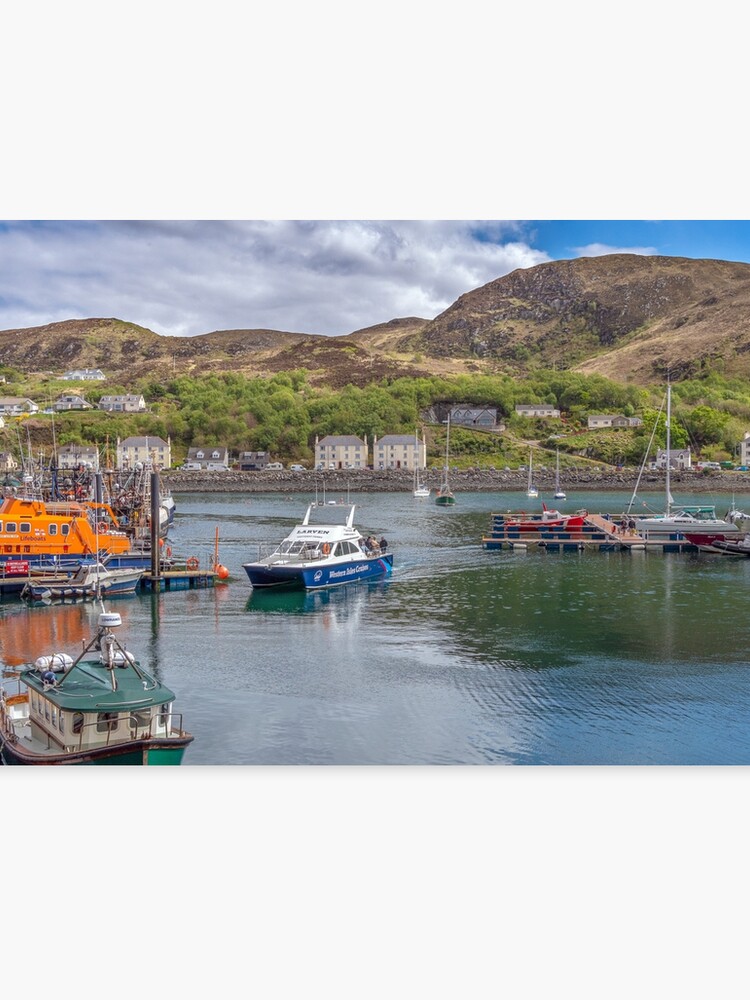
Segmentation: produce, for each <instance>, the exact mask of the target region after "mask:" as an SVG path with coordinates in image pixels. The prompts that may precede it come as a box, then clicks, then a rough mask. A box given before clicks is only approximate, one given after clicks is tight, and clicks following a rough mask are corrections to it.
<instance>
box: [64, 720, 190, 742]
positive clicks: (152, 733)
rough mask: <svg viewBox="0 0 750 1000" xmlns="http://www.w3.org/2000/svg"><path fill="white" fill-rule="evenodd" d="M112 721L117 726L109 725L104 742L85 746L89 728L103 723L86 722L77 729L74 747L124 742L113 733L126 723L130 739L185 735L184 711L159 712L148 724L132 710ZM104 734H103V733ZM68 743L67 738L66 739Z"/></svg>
mask: <svg viewBox="0 0 750 1000" xmlns="http://www.w3.org/2000/svg"><path fill="white" fill-rule="evenodd" d="M110 721H111V722H116V723H117V724H116V725H115V726H111V725H108V726H107V733H106V739H105V740H104V743H103V744H102V743H100V742H99V741H97V742H96V743H95V744H91V743H87V744H86V745H85V746H84V740H83V737H84V735H88V733H87V730H89V729H91V728H92V727H99V726H101V723H100V722H99V721H98V720H97V719H94V720H92V721H91V722H85V723H84V724H83V725H82V726H81V727H80V729H76V730H75V731H74V732H75V735H76V736H77V737H78V745H77V746H76V747H74V749H75V750H84V749H89V748H92V747H93V746H97V747H98V746H102V745H104V746H107V747H108V746H110V745H111V744H112V743H123V742H124V740H122V739H121V738H119V737H117V738H116V737H115V735H113V734H117V733H119V732H120V726H121V725H126V726H128V727H129V729H130V739H131V740H153V739H159V740H170V739H180V738H181V736H182V735H183V728H182V712H159V713H158V714H157V715H155V716H153V717H152V718H151V719H150V721H149V724H148V725H147V726H145V725H142V724H140V720H139V719H138V717H137V716H136V715H134V714H133V713H132V712H131V713H130V714H128V715H125V714H123V715H119V714H118V716H117V719H116V720H115V719H112V720H110ZM97 732H99V733H100V734H101V733H102V730H101V729H97ZM102 735H103V734H102ZM66 744H67V740H66Z"/></svg>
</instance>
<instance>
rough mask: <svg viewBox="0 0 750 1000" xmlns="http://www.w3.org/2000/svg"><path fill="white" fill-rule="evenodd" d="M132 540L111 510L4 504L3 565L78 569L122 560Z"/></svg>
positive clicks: (0, 513)
mask: <svg viewBox="0 0 750 1000" xmlns="http://www.w3.org/2000/svg"><path fill="white" fill-rule="evenodd" d="M130 548H131V544H130V539H129V537H128V536H127V534H126V533H125V532H124V531H121V530H120V525H119V523H118V521H117V518H116V516H115V514H114V512H113V511H112V509H111V508H110V507H109V505H108V504H103V503H94V502H90V503H79V502H63V503H59V502H54V501H50V502H45V501H44V500H38V499H36V498H33V497H23V496H7V497H5V498H4V499H3V501H2V503H1V504H0V561H2V562H6V563H7V562H11V561H13V560H21V561H22V562H28V563H29V564H30V565H32V566H36V565H53V564H60V565H71V564H73V565H77V564H78V563H80V562H81V561H82V560H86V559H88V561H91V559H97V558H98V559H99V560H100V561H101V560H103V559H104V558H105V557H106V556H115V555H116V556H122V555H125V554H126V553H128V552H129V551H130Z"/></svg>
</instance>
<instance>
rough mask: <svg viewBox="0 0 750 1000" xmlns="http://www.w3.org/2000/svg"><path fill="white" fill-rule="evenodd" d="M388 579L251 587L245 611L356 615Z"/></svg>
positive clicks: (385, 588)
mask: <svg viewBox="0 0 750 1000" xmlns="http://www.w3.org/2000/svg"><path fill="white" fill-rule="evenodd" d="M390 585H391V581H390V580H377V581H372V582H369V583H368V582H366V581H362V582H361V583H360V584H359V585H358V586H357V587H336V588H334V589H332V590H255V589H254V590H253V591H252V593H251V595H250V597H249V598H248V600H247V604H246V605H245V611H250V612H255V613H257V612H263V613H265V614H272V615H306V614H315V613H324V614H325V613H329V614H330V613H333V614H334V616H335V617H336V618H340V619H341V620H344V619H351V618H355V617H358V616H359V614H360V612H361V611H362V608H363V607H364V606H365V604H366V603H367V601H368V599H369V598H370V597H371V596H372V595H373V594H376V593H379V594H384V593H385V592H386V591H387V589H388V587H390Z"/></svg>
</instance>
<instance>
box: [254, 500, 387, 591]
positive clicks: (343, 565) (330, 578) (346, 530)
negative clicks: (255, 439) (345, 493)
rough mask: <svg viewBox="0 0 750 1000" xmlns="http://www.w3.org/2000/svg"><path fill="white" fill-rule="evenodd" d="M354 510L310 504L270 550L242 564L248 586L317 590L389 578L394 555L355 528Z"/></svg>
mask: <svg viewBox="0 0 750 1000" xmlns="http://www.w3.org/2000/svg"><path fill="white" fill-rule="evenodd" d="M355 509H356V505H355V504H342V503H338V504H331V503H328V504H323V503H311V504H310V506H309V507H308V508H307V512H306V513H305V516H304V518H303V520H302V523H301V524H297V525H295V527H294V528H293V529H292V531H291V532H290V533H289V535H287V537H286V538H285V539H284V540H283V541H282V542H281V543H280V544H279V545H277V546H276V547H275V548H273V551H271V552H268V553H265V552H264V551H263V550H262V549H261V552H260V556H259V558H258V560H257V561H255V562H248V563H244V564H243V569H244V570H245V572H246V573H247V575H248V578H249V580H250V583H251V584H252V586H253V588H262V587H279V588H282V587H283V588H286V589H289V590H298V589H305V590H318V589H321V588H323V587H340V586H342V585H343V584H346V583H358V582H359V581H360V580H373V579H375V578H377V577H382V576H388V575H389V574H390V573H391V571H392V569H393V554H392V553H391V552H389V551H385V550H384V549H383V548H381V545H380V543H378V542H374V541H373V540H372V539H370V540H368V539H365V538H364V537H363V536H362V535H361V534H360V532H359V531H358V530H357V529H356V528H355V527H354V511H355ZM334 519H335V520H334ZM381 541H382V539H381ZM368 542H369V544H368Z"/></svg>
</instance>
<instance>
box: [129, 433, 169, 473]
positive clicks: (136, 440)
mask: <svg viewBox="0 0 750 1000" xmlns="http://www.w3.org/2000/svg"><path fill="white" fill-rule="evenodd" d="M139 462H140V463H141V464H142V465H151V466H153V467H154V468H158V469H168V468H170V466H171V465H172V442H171V439H170V438H167V440H166V441H165V440H164V439H163V438H160V437H128V438H125V439H124V440H123V441H121V440H120V438H118V439H117V468H118V469H134V468H135V467H136V465H137V464H138V463H139Z"/></svg>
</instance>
